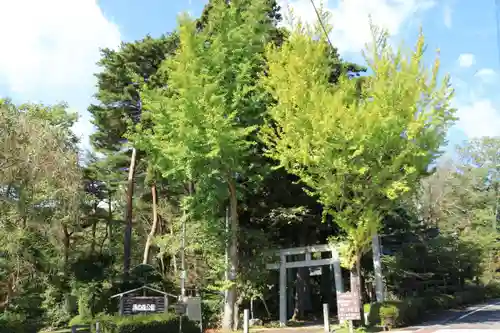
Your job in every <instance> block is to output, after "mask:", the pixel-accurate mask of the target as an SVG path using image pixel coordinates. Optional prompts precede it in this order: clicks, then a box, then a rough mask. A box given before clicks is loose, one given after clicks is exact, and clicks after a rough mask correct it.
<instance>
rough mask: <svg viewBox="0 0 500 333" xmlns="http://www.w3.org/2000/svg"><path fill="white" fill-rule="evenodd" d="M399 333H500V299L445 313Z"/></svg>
mask: <svg viewBox="0 0 500 333" xmlns="http://www.w3.org/2000/svg"><path fill="white" fill-rule="evenodd" d="M400 332H401V333H402V332H415V333H454V332H457V333H460V332H462V333H475V332H477V333H480V332H482V333H487V332H490V333H494V332H498V333H500V299H495V300H491V301H489V302H488V303H484V304H480V305H476V306H471V307H468V308H466V309H463V310H452V311H447V312H444V313H442V314H439V315H437V316H436V317H435V318H433V319H432V320H429V321H428V322H426V323H424V324H422V325H419V326H414V327H409V328H405V329H403V330H400Z"/></svg>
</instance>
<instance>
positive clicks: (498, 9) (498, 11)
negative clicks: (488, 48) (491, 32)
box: [495, 0, 500, 65]
mask: <svg viewBox="0 0 500 333" xmlns="http://www.w3.org/2000/svg"><path fill="white" fill-rule="evenodd" d="M495 16H496V23H497V53H498V54H497V56H498V62H499V65H500V0H495Z"/></svg>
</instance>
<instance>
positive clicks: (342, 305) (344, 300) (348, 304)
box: [337, 292, 361, 321]
mask: <svg viewBox="0 0 500 333" xmlns="http://www.w3.org/2000/svg"><path fill="white" fill-rule="evenodd" d="M337 313H338V318H339V321H346V320H360V319H361V311H360V306H359V297H358V295H357V294H356V293H354V294H353V293H351V292H346V293H339V294H337Z"/></svg>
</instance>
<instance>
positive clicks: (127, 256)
mask: <svg viewBox="0 0 500 333" xmlns="http://www.w3.org/2000/svg"><path fill="white" fill-rule="evenodd" d="M136 155H137V151H136V149H135V148H132V156H131V157H130V167H129V169H128V180H127V210H126V214H125V223H126V225H125V239H124V241H123V275H124V276H125V277H126V276H128V273H129V271H130V261H131V253H132V209H133V207H132V204H133V197H134V174H135V162H136Z"/></svg>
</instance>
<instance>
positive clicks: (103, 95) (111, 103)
mask: <svg viewBox="0 0 500 333" xmlns="http://www.w3.org/2000/svg"><path fill="white" fill-rule="evenodd" d="M177 42H178V38H177V36H176V35H175V34H172V35H168V36H161V37H160V38H152V37H150V36H146V37H145V38H144V39H142V40H139V41H136V42H133V43H123V44H122V45H121V48H120V49H119V50H117V51H116V50H111V49H104V50H102V59H101V60H100V61H99V65H100V66H101V67H102V68H103V70H102V71H101V72H100V73H98V74H96V76H97V80H98V89H99V90H98V93H97V94H96V98H97V100H98V101H99V104H94V105H91V106H90V107H89V112H90V113H91V114H92V116H93V124H94V125H95V126H96V132H95V133H94V134H92V136H91V143H92V145H93V146H94V148H96V149H97V150H98V151H99V152H101V153H104V154H105V155H106V157H107V158H108V160H109V163H115V169H118V168H122V169H123V166H122V165H123V164H124V163H125V161H126V160H127V159H128V160H129V166H128V179H127V209H126V216H125V222H126V226H125V241H124V265H123V269H124V274H125V275H126V274H127V273H128V270H129V268H130V260H131V259H130V257H131V238H132V221H133V216H132V213H133V211H132V210H133V192H134V178H135V173H136V168H137V158H138V156H137V155H138V153H137V151H136V149H135V148H134V147H127V139H126V137H125V133H126V132H127V131H128V130H129V129H130V125H131V124H138V123H139V122H142V124H143V126H147V125H146V124H147V119H141V117H142V109H143V106H142V104H143V103H142V101H141V98H140V94H139V87H140V86H141V85H142V84H147V85H150V86H155V84H157V82H162V81H161V79H160V78H163V76H164V75H165V73H157V71H158V68H159V67H160V64H161V63H162V61H163V60H164V59H165V58H166V57H168V56H169V55H172V54H173V53H174V52H175V50H176V49H177ZM124 148H127V149H126V151H127V153H126V154H123V151H124ZM128 154H130V157H128V156H127V155H128ZM113 155H117V156H119V157H120V158H117V157H116V156H113ZM153 184H154V183H153ZM152 191H156V190H155V189H152Z"/></svg>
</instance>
